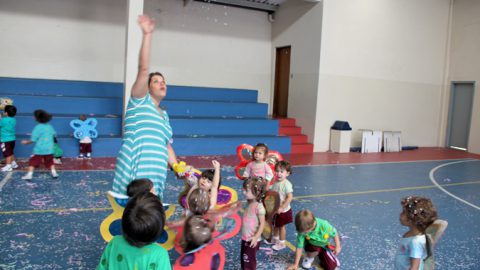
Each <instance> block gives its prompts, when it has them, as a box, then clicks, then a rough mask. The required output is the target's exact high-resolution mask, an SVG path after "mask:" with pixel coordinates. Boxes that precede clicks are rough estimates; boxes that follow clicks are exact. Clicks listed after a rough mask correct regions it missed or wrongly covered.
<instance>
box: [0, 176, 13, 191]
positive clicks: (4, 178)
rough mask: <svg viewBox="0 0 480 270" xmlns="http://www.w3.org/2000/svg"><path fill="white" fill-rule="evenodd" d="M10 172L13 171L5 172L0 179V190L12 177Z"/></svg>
mask: <svg viewBox="0 0 480 270" xmlns="http://www.w3.org/2000/svg"><path fill="white" fill-rule="evenodd" d="M12 174H13V172H7V174H6V175H5V177H3V179H2V181H1V182H0V191H2V190H3V186H5V184H6V183H7V182H8V180H10V179H11V178H12Z"/></svg>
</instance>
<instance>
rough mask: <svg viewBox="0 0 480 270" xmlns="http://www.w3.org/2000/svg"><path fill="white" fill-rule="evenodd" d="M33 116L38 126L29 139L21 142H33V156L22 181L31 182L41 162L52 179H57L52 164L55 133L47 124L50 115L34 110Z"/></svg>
mask: <svg viewBox="0 0 480 270" xmlns="http://www.w3.org/2000/svg"><path fill="white" fill-rule="evenodd" d="M33 115H34V116H35V120H36V121H37V122H38V124H37V125H36V126H35V127H34V128H33V131H32V137H31V139H30V140H22V144H31V143H33V142H35V147H34V148H33V155H32V156H31V157H30V160H29V161H28V172H27V174H26V175H25V176H23V177H22V179H23V180H31V179H32V176H33V170H34V169H35V168H36V167H38V166H39V165H40V163H42V160H43V163H44V164H45V167H46V168H48V169H50V171H51V173H52V177H53V178H57V177H58V174H57V171H56V170H55V165H54V164H53V138H54V137H55V135H56V132H55V130H54V129H53V127H52V126H51V125H50V124H48V122H49V121H50V120H51V119H52V115H51V114H49V113H48V112H46V111H44V110H36V111H34V112H33Z"/></svg>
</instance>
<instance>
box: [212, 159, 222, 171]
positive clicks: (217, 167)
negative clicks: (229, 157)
mask: <svg viewBox="0 0 480 270" xmlns="http://www.w3.org/2000/svg"><path fill="white" fill-rule="evenodd" d="M212 165H213V168H214V169H215V170H220V162H218V161H216V160H212Z"/></svg>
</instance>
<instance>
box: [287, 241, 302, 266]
mask: <svg viewBox="0 0 480 270" xmlns="http://www.w3.org/2000/svg"><path fill="white" fill-rule="evenodd" d="M302 250H303V249H302V248H298V247H297V248H296V250H295V262H294V263H293V264H291V265H289V266H288V268H287V270H297V268H298V265H299V264H300V259H301V258H302Z"/></svg>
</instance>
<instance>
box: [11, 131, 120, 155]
mask: <svg viewBox="0 0 480 270" xmlns="http://www.w3.org/2000/svg"><path fill="white" fill-rule="evenodd" d="M29 138H30V137H28V136H26V135H20V136H17V142H16V144H15V156H16V157H19V158H26V157H29V156H30V155H32V153H33V144H29V145H23V144H21V143H20V141H21V140H24V139H29ZM58 143H59V145H60V148H62V150H63V151H64V155H63V156H64V157H76V156H78V153H79V143H78V140H77V139H75V138H73V137H70V136H59V137H58ZM121 144H122V138H121V137H120V136H99V138H97V139H95V140H94V141H93V144H92V150H93V151H92V152H93V157H116V156H117V155H118V151H119V150H120V146H121Z"/></svg>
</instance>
